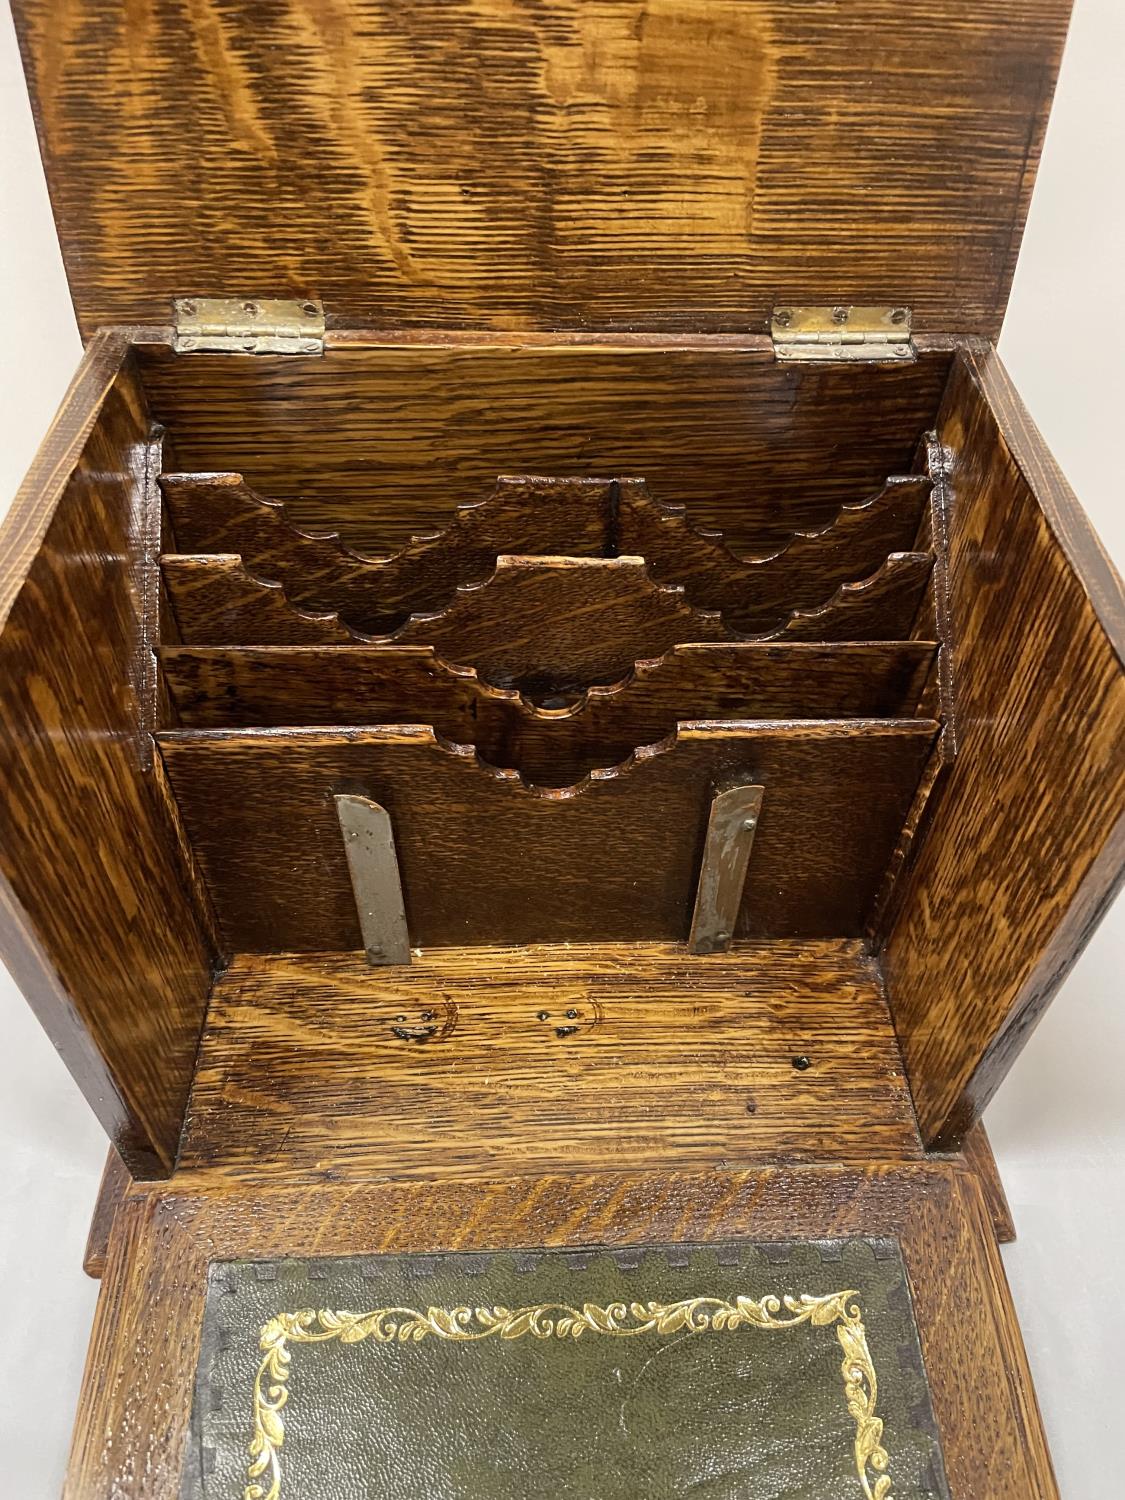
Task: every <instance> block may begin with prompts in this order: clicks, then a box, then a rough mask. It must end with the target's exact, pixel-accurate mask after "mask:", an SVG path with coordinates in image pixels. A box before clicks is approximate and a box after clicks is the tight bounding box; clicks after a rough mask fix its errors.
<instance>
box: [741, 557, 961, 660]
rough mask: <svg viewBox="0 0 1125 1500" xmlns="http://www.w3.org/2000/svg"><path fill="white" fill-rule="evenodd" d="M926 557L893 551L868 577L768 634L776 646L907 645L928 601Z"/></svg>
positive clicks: (928, 563)
mask: <svg viewBox="0 0 1125 1500" xmlns="http://www.w3.org/2000/svg"><path fill="white" fill-rule="evenodd" d="M933 565H934V559H933V554H932V553H930V552H892V553H891V555H890V557H888V558H887V560H886V562H884V563H883V564H882V565H881V566H880V567H878V568H876V570H875V571H874V572H873V573H872V574H871V575H870V577H868V578H861V579H858V580H857V581H856V582H855V583H842V584H841V585H840V587H839V588H838V589H837V590H836V591H835V593H834V594H832V595H830V596H829V597H828V598H827V599H825V601H824V602H823V603H822V604H816V605H813V606H812V607H811V608H807V609H806V608H800V609H795V610H793V611H792V613H791V614H790V616H789V618H788V620H786V621H785V623H784V624H783V625H781V626H779V627H778V628H777V629H776V630H772V631H770V632H769V634H768V637H767V638H768V639H770V640H777V641H885V640H891V641H893V640H905V639H907V638H908V637H909V636H910V635H911V634H912V632H913V629H914V622H915V620H916V619H917V617H918V612H919V610H920V609H921V608H922V604H923V601H924V599H925V597H926V586H927V584H928V583H929V581H930V573H931V571H932V569H933Z"/></svg>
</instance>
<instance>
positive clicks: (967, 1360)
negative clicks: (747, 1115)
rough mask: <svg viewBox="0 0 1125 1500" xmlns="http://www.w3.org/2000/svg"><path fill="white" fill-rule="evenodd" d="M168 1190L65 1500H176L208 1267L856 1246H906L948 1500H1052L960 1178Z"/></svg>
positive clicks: (97, 1364)
mask: <svg viewBox="0 0 1125 1500" xmlns="http://www.w3.org/2000/svg"><path fill="white" fill-rule="evenodd" d="M623 1166H625V1167H627V1164H623ZM174 1182H175V1185H174V1187H173V1188H172V1189H171V1190H166V1191H157V1190H147V1191H146V1190H143V1189H134V1191H133V1192H132V1193H131V1194H130V1196H129V1198H128V1199H127V1200H126V1204H125V1207H124V1209H123V1211H122V1212H121V1214H119V1216H118V1221H117V1225H116V1227H115V1230H114V1235H113V1240H112V1243H111V1247H110V1260H109V1265H108V1267H107V1271H106V1275H105V1278H104V1280H103V1282H102V1290H101V1295H100V1297H99V1300H98V1311H97V1316H96V1320H95V1324H94V1331H93V1336H92V1339H91V1343H90V1353H89V1357H88V1361H87V1369H86V1378H85V1381H84V1383H83V1389H82V1395H81V1398H80V1400H79V1409H78V1421H77V1426H76V1429H75V1435H74V1443H73V1447H72V1450H71V1460H70V1468H69V1473H68V1479H67V1485H66V1489H65V1492H64V1494H65V1497H66V1500H177V1497H178V1496H179V1493H180V1476H181V1472H182V1464H183V1456H184V1445H185V1441H186V1437H187V1423H188V1415H189V1411H190V1405H191V1394H192V1382H193V1377H194V1373H195V1366H196V1362H197V1359H198V1356H199V1331H200V1323H201V1319H202V1308H203V1299H204V1292H205V1286H206V1276H207V1266H208V1263H209V1262H210V1261H212V1260H224V1259H242V1258H251V1259H270V1258H276V1257H279V1256H317V1255H362V1254H372V1253H395V1252H404V1253H405V1252H419V1253H421V1252H426V1251H436V1250H450V1249H456V1250H469V1249H482V1250H488V1249H496V1250H499V1249H515V1248H520V1249H525V1248H528V1247H535V1246H544V1247H550V1246H585V1245H599V1244H601V1245H612V1246H628V1245H643V1244H668V1243H670V1242H678V1241H684V1242H687V1243H699V1242H706V1241H710V1240H724V1239H726V1240H729V1239H732V1238H736V1237H738V1236H745V1237H747V1238H750V1239H754V1240H758V1241H761V1240H772V1239H777V1240H792V1239H798V1238H812V1239H823V1238H825V1237H830V1236H843V1235H870V1236H876V1235H879V1236H882V1235H892V1236H894V1237H895V1238H897V1239H898V1240H899V1242H900V1244H901V1247H902V1253H903V1258H904V1260H905V1262H906V1268H907V1273H908V1275H909V1279H910V1285H911V1290H912V1294H913V1302H914V1312H915V1317H916V1319H917V1323H918V1330H919V1334H920V1337H921V1343H922V1353H923V1357H924V1359H925V1363H926V1374H927V1378H928V1381H929V1385H930V1391H931V1397H932V1401H933V1407H934V1415H935V1417H936V1419H937V1423H938V1427H939V1430H940V1434H941V1443H942V1449H943V1455H944V1460H945V1467H946V1472H947V1475H948V1479H949V1486H950V1491H951V1495H952V1500H1058V1489H1057V1487H1056V1485H1055V1481H1054V1477H1053V1475H1052V1472H1051V1461H1050V1457H1049V1455H1048V1452H1047V1447H1046V1441H1045V1438H1044V1434H1043V1427H1042V1421H1041V1418H1040V1415H1039V1410H1038V1407H1037V1405H1036V1401H1035V1394H1034V1391H1033V1389H1032V1385H1031V1377H1030V1373H1029V1371H1028V1367H1027V1357H1026V1355H1025V1353H1024V1349H1023V1344H1022V1341H1021V1339H1020V1335H1019V1329H1018V1326H1017V1324H1016V1320H1015V1314H1014V1311H1013V1308H1012V1303H1011V1297H1010V1294H1009V1291H1008V1287H1007V1283H1006V1281H1005V1278H1004V1271H1003V1267H1002V1265H1001V1263H1000V1257H999V1252H998V1250H997V1247H996V1242H995V1239H994V1237H993V1234H992V1228H991V1225H990V1223H989V1221H988V1216H987V1211H986V1210H985V1208H984V1205H983V1203H982V1201H981V1196H980V1190H979V1188H978V1186H977V1183H976V1180H975V1178H974V1177H973V1176H972V1175H971V1174H969V1173H967V1172H964V1171H963V1170H961V1169H960V1168H958V1167H957V1166H956V1165H954V1164H952V1163H949V1162H917V1163H913V1164H899V1165H895V1166H877V1165H872V1166H869V1167H868V1168H867V1169H866V1170H863V1171H858V1170H854V1169H848V1168H823V1167H821V1168H799V1167H792V1168H772V1169H771V1168H763V1169H758V1170H749V1171H709V1172H694V1173H672V1172H666V1171H665V1172H660V1173H658V1174H646V1173H642V1172H629V1171H628V1170H617V1171H614V1172H599V1173H596V1174H582V1173H581V1171H577V1172H576V1173H575V1174H574V1175H570V1174H565V1175H558V1176H553V1177H522V1176H507V1177H506V1179H505V1180H503V1181H499V1182H497V1181H492V1182H417V1183H382V1184H369V1185H363V1186H356V1185H351V1186H343V1185H329V1184H320V1185H309V1184H304V1185H301V1186H297V1185H294V1186H291V1187H286V1188H266V1187H262V1186H251V1185H245V1184H240V1185H239V1188H238V1190H237V1191H216V1190H215V1188H214V1186H213V1185H211V1183H210V1175H209V1174H207V1173H181V1174H178V1175H177V1177H176V1179H175V1180H174ZM760 1290H763V1291H764V1290H766V1289H764V1288H763V1289H760ZM778 1290H786V1289H785V1288H779V1289H778ZM890 1436H891V1435H890V1434H888V1437H890Z"/></svg>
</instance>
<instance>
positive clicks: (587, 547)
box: [161, 474, 930, 635]
mask: <svg viewBox="0 0 1125 1500" xmlns="http://www.w3.org/2000/svg"><path fill="white" fill-rule="evenodd" d="M161 483H162V485H163V488H164V494H165V497H166V499H167V502H168V507H169V510H170V512H171V515H172V524H173V529H174V531H175V534H176V543H177V546H178V548H179V550H180V551H181V552H185V553H219V554H235V553H237V554H238V555H240V556H241V557H242V560H243V562H244V563H245V565H246V567H247V570H248V571H249V572H250V573H251V574H253V575H254V576H255V577H256V578H260V579H262V580H263V581H266V580H268V581H271V582H275V583H280V584H281V585H282V587H283V588H284V589H285V592H286V595H287V597H288V598H289V600H290V602H291V603H293V604H294V605H296V606H297V607H298V608H303V609H305V610H311V611H332V612H336V613H339V614H340V615H341V616H342V618H343V619H344V620H345V621H346V623H347V624H348V625H349V626H350V627H351V628H352V629H353V630H355V631H358V632H360V633H361V634H365V635H385V634H389V633H391V632H393V631H394V630H396V629H398V628H399V627H400V626H401V625H402V624H404V623H405V621H406V619H407V618H408V617H409V615H410V614H411V612H412V611H413V612H416V611H422V610H436V609H440V608H444V607H445V606H446V605H447V604H448V603H449V601H450V598H451V597H452V595H453V594H454V592H455V590H456V589H457V588H458V587H463V586H465V585H469V584H476V583H482V582H484V581H485V579H486V578H487V577H488V575H489V574H490V573H491V572H492V571H493V569H494V568H495V566H496V560H497V558H498V557H499V556H502V555H508V556H516V555H519V556H559V557H562V556H566V557H598V556H603V555H604V556H619V555H620V556H629V557H643V558H644V559H645V562H646V563H647V564H648V566H649V571H650V573H651V575H652V576H653V578H654V579H656V580H657V581H658V582H661V583H667V584H674V585H677V586H680V585H682V586H684V588H685V591H686V594H687V597H688V599H689V600H690V602H691V603H692V604H694V605H695V606H697V607H698V608H701V609H707V610H719V611H722V612H723V614H724V617H725V620H726V624H727V625H728V626H730V627H732V628H733V629H735V630H737V631H739V632H741V633H742V634H745V635H755V634H761V633H764V632H766V631H770V630H775V629H777V628H779V627H780V626H781V625H782V624H783V623H784V620H785V617H786V615H787V614H788V613H789V612H790V611H791V610H793V609H796V608H799V607H805V606H808V605H818V604H820V603H821V602H822V601H823V600H824V599H826V598H827V597H828V595H829V594H830V593H831V592H832V591H833V590H834V589H836V588H838V587H839V586H840V585H841V584H843V583H849V582H854V581H855V580H856V579H857V578H863V577H866V576H867V575H868V574H869V573H870V572H872V571H873V570H874V569H875V568H877V567H878V566H879V564H880V563H881V562H882V561H883V560H884V559H885V558H886V557H887V556H888V554H889V553H891V552H895V551H900V550H904V549H907V548H910V547H912V546H914V544H915V539H916V537H917V534H918V529H919V524H920V521H921V518H922V513H923V509H924V506H925V500H926V497H927V495H928V493H929V489H930V480H929V479H928V478H927V477H925V476H922V475H914V476H909V477H897V478H895V477H893V478H891V479H889V480H888V481H887V483H886V484H885V485H884V487H883V488H882V489H881V490H880V491H879V492H878V493H877V494H875V495H873V496H872V497H870V498H869V499H867V500H865V501H863V502H862V503H861V504H858V505H847V506H844V507H843V508H842V509H841V510H840V511H839V512H838V514H837V515H836V516H835V517H834V519H833V520H832V522H831V523H830V524H829V525H828V526H826V527H824V528H822V529H820V530H818V531H814V532H797V533H795V534H794V535H793V536H792V537H791V538H790V539H789V541H788V542H787V543H786V544H785V545H784V546H783V547H782V548H781V549H780V550H778V551H774V552H771V553H769V554H768V555H766V556H761V557H749V558H742V557H738V556H736V555H735V554H734V553H733V552H732V551H730V550H729V548H728V547H727V546H726V545H725V544H724V541H723V537H722V533H721V532H708V531H704V530H701V529H699V528H697V527H696V526H694V525H693V524H692V522H691V520H690V518H689V515H688V511H687V508H686V507H685V506H682V505H679V506H669V505H664V504H663V503H662V502H661V501H660V500H658V499H657V498H656V497H655V496H653V495H652V494H650V493H649V490H648V488H647V486H646V484H645V481H644V480H643V479H616V478H615V479H566V478H563V479H552V478H547V477H542V476H536V475H521V476H503V475H502V476H501V477H500V478H499V479H498V480H497V481H496V488H495V490H494V491H493V493H492V495H491V496H490V497H489V498H488V499H486V500H483V501H481V502H480V503H479V504H476V505H467V506H460V507H459V508H458V509H457V511H456V512H455V513H454V516H453V519H452V520H451V522H450V523H449V525H448V526H447V527H446V528H445V529H444V530H442V531H440V532H438V533H436V534H434V535H431V536H421V537H417V538H415V539H414V540H413V541H412V542H411V544H410V545H409V546H408V547H406V548H405V549H403V550H402V551H400V552H398V553H396V554H395V555H394V556H392V557H386V558H375V557H364V556H361V555H360V554H359V553H358V552H354V551H352V550H351V549H350V548H349V547H347V546H346V545H345V544H344V543H343V541H342V540H341V538H340V536H339V534H338V533H337V532H331V533H324V534H321V535H314V534H310V533H308V532H305V531H301V530H299V529H298V528H297V527H296V526H294V525H293V524H292V523H291V522H290V521H289V519H288V517H287V514H286V510H285V506H284V505H283V504H280V503H278V502H275V501H272V500H267V499H265V498H263V497H262V496H260V495H258V494H257V493H256V492H255V491H254V490H253V489H252V488H251V487H250V486H249V485H248V484H246V483H245V481H244V480H243V478H242V476H241V475H239V474H194V475H193V474H166V475H164V476H163V478H162V480H161Z"/></svg>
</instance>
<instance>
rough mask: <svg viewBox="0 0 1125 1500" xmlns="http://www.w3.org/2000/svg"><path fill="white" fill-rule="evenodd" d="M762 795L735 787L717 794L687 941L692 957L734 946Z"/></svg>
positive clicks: (756, 790) (755, 789) (749, 788)
mask: <svg viewBox="0 0 1125 1500" xmlns="http://www.w3.org/2000/svg"><path fill="white" fill-rule="evenodd" d="M764 793H765V788H764V787H761V786H732V787H727V788H726V790H725V791H720V792H716V793H715V798H714V800H713V801H712V803H711V813H710V816H709V817H708V820H707V836H706V839H705V840H704V844H703V862H702V864H701V865H700V868H699V884H698V885H697V886H696V890H695V912H694V914H693V916H692V919H691V935H690V937H689V938H688V948H689V949H690V951H691V952H692V953H725V952H726V950H727V949H728V948H729V947H730V942H731V938H732V937H733V936H734V927H735V923H736V921H737V920H738V912H739V908H740V907H741V905H742V892H743V890H744V888H745V886H746V870H747V867H748V866H749V864H750V851H751V849H752V848H753V844H754V835H755V833H756V832H757V829H758V820H759V818H760V817H761V811H762V797H763V795H764Z"/></svg>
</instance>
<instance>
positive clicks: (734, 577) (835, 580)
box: [615, 476, 930, 635]
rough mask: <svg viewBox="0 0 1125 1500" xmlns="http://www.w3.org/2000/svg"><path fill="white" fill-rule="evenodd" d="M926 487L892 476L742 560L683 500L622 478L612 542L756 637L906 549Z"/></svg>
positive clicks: (702, 606)
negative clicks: (819, 525) (701, 525)
mask: <svg viewBox="0 0 1125 1500" xmlns="http://www.w3.org/2000/svg"><path fill="white" fill-rule="evenodd" d="M929 489H930V482H929V480H928V479H927V478H925V477H924V476H914V477H901V478H892V479H890V480H888V482H887V483H886V485H884V487H883V488H882V489H881V490H880V491H879V492H878V493H877V494H876V495H874V496H872V497H870V498H868V499H867V500H864V501H862V502H860V504H859V505H854V506H845V507H844V508H843V509H842V510H841V511H840V512H839V514H838V515H837V516H836V517H835V518H834V519H833V521H831V522H830V524H829V525H828V526H827V527H825V528H823V529H822V530H819V531H815V532H799V533H798V534H797V535H796V536H794V537H792V538H791V539H790V540H789V541H788V542H786V543H785V545H784V546H783V547H781V548H780V549H778V550H777V551H776V552H767V553H766V554H765V555H762V554H760V553H759V554H757V555H755V556H753V557H750V558H741V557H737V556H735V554H734V553H733V552H732V551H731V550H730V549H729V548H728V547H727V546H726V545H725V543H724V541H723V539H722V536H721V534H718V533H715V534H710V535H708V534H705V533H702V532H700V531H699V530H697V529H696V528H695V527H694V526H692V524H691V520H690V515H689V513H688V509H687V507H676V508H672V507H668V506H664V505H661V504H660V503H659V501H658V500H656V499H655V498H654V497H653V496H652V495H651V494H650V493H649V492H648V489H647V487H646V485H645V483H644V481H643V480H631V479H622V480H621V481H620V484H619V492H620V498H619V501H618V511H619V521H618V525H617V528H616V531H617V535H616V537H615V541H616V544H617V549H618V550H619V551H620V552H621V553H622V554H626V553H627V554H629V555H631V556H636V557H643V558H644V559H645V561H646V563H647V564H648V567H649V572H650V574H651V575H652V577H653V578H654V579H656V580H657V581H658V582H661V583H673V584H679V585H682V586H683V589H684V593H685V595H686V597H687V598H688V600H689V601H690V602H691V603H692V604H694V605H695V606H696V607H697V608H699V609H713V610H719V611H720V612H721V613H722V616H723V620H724V622H725V623H726V624H727V625H729V626H730V627H731V628H732V629H734V630H737V631H739V632H740V633H741V634H743V635H757V634H762V633H765V632H768V631H772V630H776V629H778V628H779V626H781V625H782V624H783V623H784V622H785V620H786V617H787V616H788V615H789V614H790V613H791V612H792V611H793V610H795V609H797V608H801V607H808V606H809V605H813V606H820V605H822V604H823V603H824V601H825V600H826V599H828V598H829V596H830V595H831V594H832V593H833V592H834V591H835V590H836V589H837V588H839V587H841V585H843V584H854V583H856V582H857V581H858V580H860V579H864V578H868V577H870V575H871V574H872V573H874V572H875V571H876V570H877V569H878V568H879V567H881V565H882V564H883V563H884V562H885V561H886V559H887V556H888V554H890V553H892V552H902V551H904V550H906V549H909V548H912V547H913V546H914V544H915V538H916V537H917V535H918V528H919V525H920V523H921V520H922V515H923V510H924V507H925V503H926V499H927V496H928V494H929Z"/></svg>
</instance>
